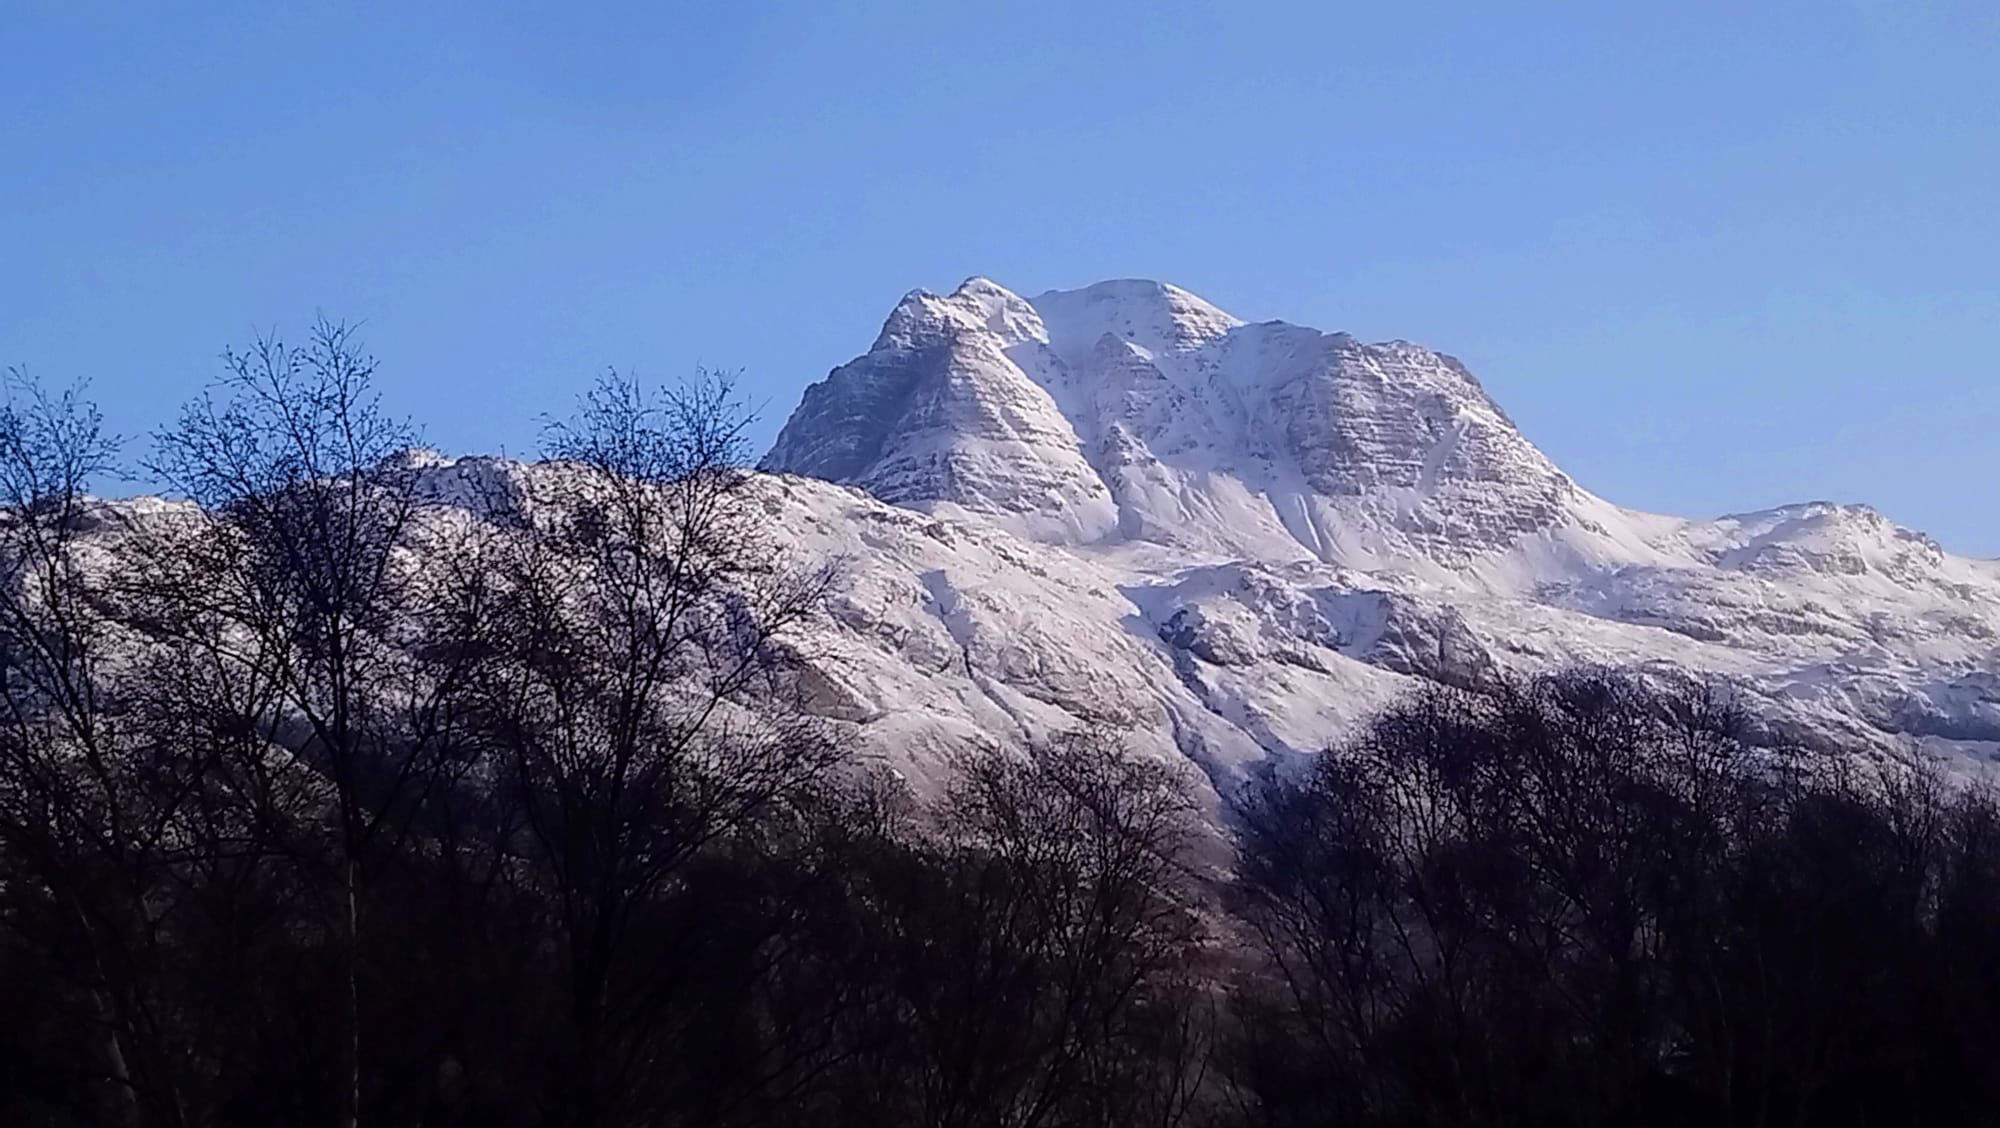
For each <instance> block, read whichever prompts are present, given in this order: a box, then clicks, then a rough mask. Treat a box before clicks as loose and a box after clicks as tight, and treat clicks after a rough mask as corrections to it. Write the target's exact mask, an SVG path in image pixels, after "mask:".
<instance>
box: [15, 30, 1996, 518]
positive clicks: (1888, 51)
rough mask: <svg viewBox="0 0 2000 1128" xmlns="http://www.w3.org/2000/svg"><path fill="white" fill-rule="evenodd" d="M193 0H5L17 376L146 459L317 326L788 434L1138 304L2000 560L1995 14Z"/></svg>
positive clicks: (410, 388)
mask: <svg viewBox="0 0 2000 1128" xmlns="http://www.w3.org/2000/svg"><path fill="white" fill-rule="evenodd" d="M195 7H196V6H193V5H135V4H122V3H121V4H105V5H101V6H99V5H93V4H90V3H82V2H69V3H60V2H56V0H47V2H23V0H0V363H6V364H20V365H24V366H26V367H27V368H28V369H29V370H30V371H31V372H32V373H34V374H36V375H38V376H40V377H42V378H44V379H48V380H54V381H58V382H61V381H67V380H70V379H73V378H77V377H85V378H88V379H90V380H91V381H92V382H93V385H94V387H95V389H96V391H97V393H98V395H99V397H100V398H101V399H102V400H103V401H104V402H105V403H106V405H107V408H108V410H109V414H110V416H111V418H112V421H113V423H114V425H115V426H116V427H117V428H118V429H120V430H121V431H124V432H126V433H131V434H143V433H144V432H145V431H147V430H148V429H149V428H151V427H153V426H154V425H156V424H158V423H160V422H163V421H165V420H166V419H168V418H169V417H170V416H171V414H172V412H173V410H174V408H175V406H176V405H177V404H178V403H179V402H181V401H182V400H184V399H185V398H187V397H188V396H189V395H191V394H193V393H194V392H196V391H197V390H198V389H199V388H200V387H201V385H202V384H203V382H204V381H206V380H208V379H210V378H212V377H213V375H214V374H215V372H216V365H215V361H214V358H215V356H216V354H217V353H218V352H219V351H220V350H221V349H222V348H223V347H224V346H225V345H229V344H232V343H240V342H242V341H244V340H246V339H248V338H249V337H250V336H251V335H252V333H253V332H254V331H255V330H257V329H259V328H269V327H277V328H280V329H296V328H298V327H300V326H302V325H303V324H304V323H305V322H306V321H307V320H309V319H310V318H311V317H312V316H313V314H314V313H315V312H316V311H324V312H325V313H327V314H330V315H333V316H337V317H344V318H348V319H352V320H360V321H363V322H365V323H366V329H365V336H366V339H367V341H368V343H369V344H370V346H371V347H372V348H373V350H374V351H375V352H376V353H377V354H378V355H379V356H380V357H381V359H382V362H383V368H382V373H383V377H382V378H383V381H384V388H385V391H386V393H387V398H388V399H389V402H390V403H391V405H392V406H393V407H394V408H396V409H397V410H399V411H401V412H407V413H409V414H411V415H413V416H415V417H417V418H418V419H420V420H422V421H423V422H424V423H425V425H426V427H427V430H428V433H429V436H430V438H431V440H432V441H433V442H434V443H435V444H436V445H439V446H442V447H445V448H447V449H455V450H466V449H482V450H491V449H499V448H505V449H507V450H510V451H516V452H525V451H528V450H531V449H532V447H533V442H534V434H535V428H534V424H533V417H534V416H535V415H536V414H537V413H538V412H541V411H545V410H551V409H558V410H559V409H561V408H562V407H563V406H564V405H565V404H566V403H567V402H568V400H569V398H570V396H571V395H572V394H573V392H574V391H575V390H576V389H577V388H578V387H580V386H581V385H582V384H583V383H584V382H585V381H587V380H588V379H589V378H590V377H591V375H592V374H593V373H594V372H596V371H598V370H600V369H602V368H603V367H605V366H608V365H615V366H618V367H621V368H630V369H634V370H636V371H637V372H638V373H640V374H641V375H642V376H648V377H655V378H673V377H676V376H679V375H681V374H684V373H687V372H689V371H690V370H692V369H693V368H694V366H696V365H697V364H706V365H709V366H713V367H722V368H733V369H742V370H743V371H744V382H745V386H746V387H747V388H748V390H749V391H750V393H751V394H752V396H753V397H754V398H756V399H757V400H759V401H760V402H762V403H763V404H764V405H765V420H764V423H763V425H762V427H761V428H760V437H763V436H768V435H769V434H771V433H772V432H774V431H775V429H776V427H777V426H778V424H780V423H781V422H782V421H783V418H784V416H785V414H786V413H787V412H788V411H789V410H790V408H791V406H792V405H793V404H794V403H795V402H796V400H797V397H798V394H799V391H800V389H801V388H802V387H803V386H804V385H805V384H806V383H808V382H810V381H811V380H814V379H817V378H819V377H820V376H823V375H824V374H825V372H826V370H827V369H828V368H830V367H832V366H834V365H836V364H838V363H840V362H842V361H845V360H846V359H848V358H849V357H851V356H852V355H854V354H855V353H857V352H859V351H860V350H862V349H863V348H865V347H866V346H867V344H868V342H869V341H870V339H871V338H872V337H873V335H874V333H875V331H876V329H877V328H878V327H879V325H880V323H881V319H882V317H883V316H884V315H885V314H886V313H887V312H888V310H889V308H890V306H891V305H893V304H894V302H895V300H896V298H897V297H898V296H900V295H901V294H902V293H903V292H904V291H906V290H909V289H911V288H914V287H919V286H921V287H927V288H931V289H947V288H949V287H951V286H953V285H955V284H956V283H957V282H958V281H959V280H960V279H962V278H963V277H965V276H967V275H970V274H984V275H987V276H990V277H992V278H994V279H996V280H998V281H1000V282H1002V283H1003V284H1005V285H1008V286H1010V287H1012V288H1014V289H1016V290H1020V291H1022V292H1026V293H1034V292H1038V291H1039V290H1042V289H1045V288H1048V287H1051V286H1073V285H1080V284H1083V283H1087V282H1090V281H1095V280H1097V279H1100V278H1107V277H1123V276H1142V277H1155V278H1165V279H1168V280H1171V281H1174V282H1177V283H1179V284H1180V285H1183V286H1186V287H1187V288H1189V289H1191V290H1194V291H1195V292H1197V293H1200V294H1202V295H1203V296H1205V297H1207V298H1209V299H1210V300H1212V301H1214V302H1216V303H1217V304H1220V305H1222V306H1223V307H1225V308H1227V309H1230V310H1231V311H1233V312H1235V313H1237V314H1239V315H1241V316H1244V317H1249V318H1252V319H1265V318H1273V317H1277V318H1285V319H1287V320H1293V321H1299V322H1303V323H1307V324H1311V325H1315V326H1318V327H1320V328H1323V329H1329V330H1331V329H1346V330H1349V331H1351V332H1354V333H1356V334H1358V335H1360V336H1363V337H1368V338H1383V337H1405V338H1409V339H1412V340H1417V341H1421V342H1423V343H1425V344H1429V345H1432V346H1434V347H1437V348H1440V349H1443V350H1445V351H1447V352H1451V353H1454V354H1456V355H1458V356H1460V357H1461V358H1462V359H1464V360H1465V361H1466V362H1467V363H1468V364H1469V365H1470V366H1471V367H1472V368H1473V370H1474V371H1475V372H1477V373H1478V374H1479V375H1480V376H1481V378H1482V379H1483V380H1484V381H1485V383H1486V384H1487V386H1488V388H1489V389H1490V390H1491V391H1492V392H1493V393H1494V395H1495V396H1496V398H1498V399H1499V400H1500V402H1501V403H1502V404H1503V405H1504V406H1505V407H1506V408H1507V409H1508V411H1509V412H1510V413H1511V414H1512V415H1513V416H1514V418H1515V419H1516V421H1517V422H1519V423H1520V424H1521V425H1522V427H1523V429H1524V430H1526V432H1527V433H1528V435H1529V437H1530V438H1532V439H1534V440H1535V441H1536V442H1537V443H1539V444H1540V445H1541V446H1542V447H1543V448H1544V449H1546V450H1547V451H1548V452H1549V453H1550V454H1551V455H1552V456H1553V457H1555V459H1556V460H1557V461H1558V462H1559V463H1561V464H1562V465H1563V466H1564V467H1565V468H1566V469H1568V470H1569V471H1570V472H1571V473H1572V474H1573V475H1574V476H1575V477H1576V478H1577V479H1578V480H1580V481H1581V482H1583V483H1584V484H1585V485H1587V486H1589V487H1590V488H1592V489H1595V490H1597V491H1598V492H1600V493H1602V494H1604V495H1606V496H1608V497H1610V498H1612V499H1614V500H1616V501H1619V502H1622V503H1625V504H1629V505H1635V506H1640V507H1644V508H1651V509H1656V510H1663V511H1668V512H1679V513H1688V514H1718V513H1723V512H1729V511H1737V510H1744V509H1751V508H1757V507H1762V506H1766V505H1772V504H1777V503H1780V502H1785V501H1793V500H1805V499H1816V498H1828V499H1833V500H1841V501H1867V502H1870V503H1872V504H1875V505H1876V506H1878V507H1879V508H1881V509H1883V510H1884V511H1886V512H1888V513H1889V514H1890V515H1891V516H1893V517H1895V518H1896V519H1898V520H1900V521H1902V522H1904V523H1906V524H1909V525H1912V526H1915V527H1918V528H1921V529H1924V530H1926V531H1928V532H1930V533H1932V534H1933V535H1935V536H1937V537H1938V538H1939V539H1940V540H1942V541H1943V542H1944V543H1945V544H1946V545H1947V546H1948V547H1951V548H1954V549H1956V550H1959V551H1965V552H1973V553H1979V554H1984V555H1996V554H2000V488H1996V466H1995V457H1994V455H1995V451H1996V444H1995V442H1994V438H1993V436H1994V435H1995V434H1996V431H2000V363H1997V362H1996V359H1995V358H1996V354H2000V208H1996V206H1995V203H1996V200H2000V5H1995V4H1993V3H1991V2H1990V0H1813V2H1810V3H1805V2H1789V0H1762V2H1758V3H1753V4H1746V3H1741V2H1729V3H1722V2H1708V0H1683V2H1680V3H1674V4H1627V3H1604V2H1589V3H1574V4H1553V3H1551V4H1525V3H1496V2H1493V0H1462V2H1454V3H1425V2H1421V0H1417V2H1405V3H1368V4H1343V3H1313V4H1307V3H1300V4H1254V3H1232V4H1222V3H1217V4H1193V3H1172V2H1160V3H1122V2H1120V3H1111V2H1106V3H1076V4H1027V3H1021V4H1009V3H987V4H978V5H973V4H937V3H924V4H920V3H909V4H904V3H876V4H841V3H826V2H822V3H800V4H791V3H753V4H742V5H732V4H718V3H714V2H713V0H709V2H704V3H700V4H651V5H638V4H633V5H626V6H608V5H562V4H541V5H503V4H493V5H471V4H464V5H457V6H453V5H446V4H422V5H390V4H374V5H363V4H333V3H306V2H301V3H296V4H281V5H277V4H256V5H250V4H245V5H240V6H235V7H234V8H233V10H232V8H231V6H229V5H223V4H213V5H204V6H201V10H200V11H195V10H194V9H195ZM170 8H172V9H178V10H175V11H169V9H170ZM419 9H421V10H419Z"/></svg>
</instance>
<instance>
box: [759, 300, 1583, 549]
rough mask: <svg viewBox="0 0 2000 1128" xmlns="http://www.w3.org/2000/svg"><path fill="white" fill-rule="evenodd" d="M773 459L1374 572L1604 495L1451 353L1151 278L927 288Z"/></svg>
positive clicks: (1028, 513)
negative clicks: (1584, 484) (1264, 317)
mask: <svg viewBox="0 0 2000 1128" xmlns="http://www.w3.org/2000/svg"><path fill="white" fill-rule="evenodd" d="M764 465H765V466H766V468H768V469H772V470H779V471H788V472H793V473H799V474H805V475H810V476H813V477H821V478H827V479H830V480H833V481H838V482H842V483H845V484H848V485H855V486H859V487H861V488H863V489H866V490H868V491H869V492H871V493H874V494H875V495H876V496H877V497H880V498H882V499H883V500H886V501H891V502H893V503H895V504H899V505H915V506H933V505H940V504H946V505H953V506H957V507H959V508H962V509H968V510H973V511H977V512H981V513H984V514H987V515H988V516H990V517H993V518H995V519H996V520H998V521H1000V522H1001V523H1002V524H1004V525H1006V526H1008V527H1010V528H1012V529H1013V530H1014V531H1016V532H1020V533H1024V534H1026V535H1029V536H1031V537H1033V538H1035V539H1043V540H1054V541H1059V542H1063V543H1075V542H1084V543H1091V542H1097V541H1103V540H1140V541H1150V542H1154V543H1159V544H1169V545H1176V546H1180V547H1191V548H1200V549H1204V550H1212V551H1218V552H1226V553H1229V554H1232V555H1248V556H1254V557H1258V558H1265V559H1270V558H1297V557H1301V556H1305V557H1317V558H1319V559H1322V560H1327V561H1330V562H1335V563H1343V564H1352V565H1355V566H1360V567H1382V566H1399V567H1400V566H1425V567H1438V566H1442V567H1446V568H1453V567H1456V566H1458V565H1461V564H1463V563H1465V562H1467V561H1469V560H1471V559H1473V558H1475V557H1478V556H1481V555H1483V554H1489V553H1493V552H1497V551H1500V550H1504V549H1506V548H1508V547H1510V546H1511V545H1513V544H1514V543H1516V542H1517V541H1519V540H1521V539H1522V538H1524V537H1529V536H1531V535H1533V534H1536V533H1537V532H1539V531H1542V530H1545V529H1548V528H1551V527H1553V526H1556V525H1560V524H1563V523H1565V522H1567V521H1569V520H1570V517H1571V516H1572V514H1571V512H1570V510H1571V506H1572V503H1573V502H1574V501H1576V500H1577V499H1578V498H1579V497H1580V496H1581V494H1580V491H1578V490H1576V489H1575V487H1574V486H1573V485H1571V483H1570V481H1569V479H1568V478H1567V477H1565V476H1564V475H1563V474H1562V473H1561V472H1560V471H1558V470H1557V469H1556V468H1555V466H1554V465H1553V464H1551V463H1550V462H1549V461H1548V459H1547V458H1545V457H1544V456H1543V455H1542V454H1541V452H1540V451H1538V450H1536V449H1535V448H1534V446H1533V445H1532V444H1530V443H1529V442H1528V441H1527V440H1526V439H1524V438H1522V437H1521V435H1520V434H1519V433H1518V432H1517V431H1516V430H1515V428H1514V426H1513V424H1512V423H1511V422H1509V421H1508V420H1507V418H1506V416H1505V415H1504V414H1502V413H1501V412H1500V411H1499V409H1498V407H1497V406H1496V405H1494V404H1493V403H1492V402H1491V400H1489V399H1488V398H1487V396H1486V395H1485V393H1484V392H1483V391H1481V390H1480V388H1479V385H1478V383H1477V381H1475V380H1473V379H1472V377H1471V374H1470V373H1468V372H1467V371H1466V370H1465V369H1464V367H1463V366H1461V365H1460V364H1459V363H1458V362H1457V361H1455V360H1453V359H1452V358H1450V357H1448V356H1444V355H1443V354H1440V353H1435V352H1432V351H1430V350H1428V349H1423V348H1420V347H1418V346H1414V345H1408V344H1405V343H1402V342H1392V343H1389V344H1383V345H1366V344H1362V343H1360V342H1358V341H1356V340H1355V339H1354V338H1352V337H1350V336H1348V335H1346V334H1344V333H1333V334H1328V333H1322V332H1320V331H1318V330H1316V329H1311V328H1307V327H1304V326H1298V325H1291V324H1287V323H1285V322H1278V321H1270V322H1263V323H1260V324H1250V323H1246V322H1245V321H1244V320H1243V319H1241V318H1239V317H1236V316H1235V315H1233V314H1231V313H1228V312H1226V311H1224V310H1222V309H1221V308H1219V307H1217V306H1215V305H1213V304H1212V303H1210V302H1207V301H1205V300H1203V299H1202V298H1200V297H1198V296H1196V295H1195V294H1193V293H1191V292H1189V291H1187V290H1184V289H1182V288H1180V287H1178V286H1174V285H1170V284H1168V283H1165V282H1158V281H1152V280H1148V279H1132V278H1127V279H1113V280H1110V281H1105V282H1098V283H1095V284H1093V285H1090V286H1084V287H1081V288H1079V289H1074V290H1051V291H1048V292H1046V293H1043V294H1040V295H1038V296H1036V297H1035V298H1033V299H1024V298H1022V297H1021V296H1020V295H1018V294H1016V293H1014V292H1013V291H1011V290H1009V289H1007V288H1006V287H1004V286H1001V285H1000V284H998V283H996V282H994V281H992V280H990V279H987V278H984V277H978V276H975V277H972V278H969V279H967V280H966V281H965V282H963V283H962V284H960V285H959V287H958V288H957V289H956V290H953V291H952V292H951V293H950V294H946V295H939V294H934V293H931V292H929V291H925V290H917V291H913V292H911V293H910V294H909V295H908V296H907V297H905V298H904V299H903V300H902V302H900V303H899V304H898V305H897V306H896V308H895V310H894V311H893V312H891V314H890V315H889V318H888V320H887V321H886V322H885V323H884V325H883V329H882V333H881V335H880V336H879V337H878V338H877V339H876V342H875V345H874V347H873V348H871V349H870V350H869V351H868V353H866V354H864V355H863V356H861V357H858V358H856V359H855V360H854V361H852V362H850V363H849V364H846V365H843V366H841V367H840V368H837V369H835V370H834V371H833V372H832V373H831V374H829V375H828V377H827V378H826V379H825V380H824V381H821V382H820V383H818V384H815V385H813V386H812V387H811V388H809V389H808V390H807V391H806V394H805V397H804V400H803V402H802V403H801V404H800V407H799V410H798V411H797V412H796V413H795V414H794V415H793V417H792V418H791V420H790V421H788V422H787V423H786V425H785V427H784V429H783V431H782V432H780V434H779V436H778V440H777V442H776V443H775V444H774V445H773V447H772V449H771V452H770V454H769V455H768V456H767V457H766V459H765V461H764Z"/></svg>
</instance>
